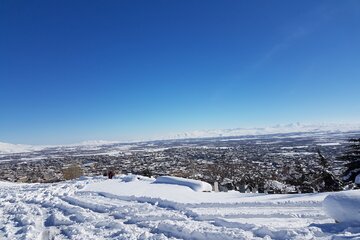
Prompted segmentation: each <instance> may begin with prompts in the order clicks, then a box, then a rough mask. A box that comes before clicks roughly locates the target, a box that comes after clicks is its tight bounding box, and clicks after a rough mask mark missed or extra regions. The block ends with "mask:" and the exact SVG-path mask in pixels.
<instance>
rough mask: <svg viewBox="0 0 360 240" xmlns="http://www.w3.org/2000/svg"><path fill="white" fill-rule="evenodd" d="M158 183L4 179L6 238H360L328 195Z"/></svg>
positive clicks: (0, 200)
mask: <svg viewBox="0 0 360 240" xmlns="http://www.w3.org/2000/svg"><path fill="white" fill-rule="evenodd" d="M154 181H155V179H152V178H146V177H140V176H133V175H130V176H120V177H117V178H115V179H111V180H109V179H106V178H104V177H94V178H81V179H78V180H74V181H68V182H61V183H55V184H11V183H0V239H264V238H265V239H332V238H334V239H349V238H360V227H359V226H350V225H349V224H346V223H341V224H336V223H335V221H334V220H333V219H332V218H331V217H330V216H328V215H327V214H326V212H325V211H324V209H323V207H322V202H323V200H324V199H325V198H326V197H327V196H328V195H329V194H328V193H321V194H295V195H277V194H273V195H265V194H242V193H239V192H233V191H232V192H227V193H224V192H220V193H215V192H196V191H194V190H192V189H191V188H189V187H187V186H181V185H174V184H154ZM354 192H355V191H354ZM354 194H356V193H354Z"/></svg>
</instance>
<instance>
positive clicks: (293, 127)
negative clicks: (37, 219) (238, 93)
mask: <svg viewBox="0 0 360 240" xmlns="http://www.w3.org/2000/svg"><path fill="white" fill-rule="evenodd" d="M350 131H360V124H300V123H295V124H287V125H276V126H272V127H258V128H232V129H215V130H198V131H191V132H184V133H177V134H170V135H168V136H162V137H154V138H151V139H146V140H142V141H153V140H174V139H187V138H212V137H214V138H215V137H230V136H247V135H250V136H255V135H267V134H283V133H306V132H310V133H319V132H350ZM130 142H131V143H136V141H122V142H120V141H105V140H92V141H84V142H81V143H77V144H69V145H58V146H50V145H47V146H46V145H44V146H32V145H22V144H11V143H5V142H0V154H12V153H26V152H32V151H40V150H45V149H49V148H63V149H74V148H78V149H96V148H97V147H100V146H107V145H112V144H120V143H130ZM139 142H141V141H139Z"/></svg>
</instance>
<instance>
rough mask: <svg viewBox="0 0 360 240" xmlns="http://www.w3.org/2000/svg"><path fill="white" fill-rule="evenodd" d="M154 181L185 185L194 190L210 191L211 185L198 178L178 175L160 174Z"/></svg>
mask: <svg viewBox="0 0 360 240" xmlns="http://www.w3.org/2000/svg"><path fill="white" fill-rule="evenodd" d="M154 183H162V184H174V185H180V186H186V187H189V188H191V189H192V190H194V191H195V192H211V191H212V186H211V185H210V184H209V183H207V182H202V181H199V180H193V179H187V178H180V177H171V176H161V177H158V178H157V179H156V180H155V181H154Z"/></svg>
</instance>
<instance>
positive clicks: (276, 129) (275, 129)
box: [163, 123, 360, 139]
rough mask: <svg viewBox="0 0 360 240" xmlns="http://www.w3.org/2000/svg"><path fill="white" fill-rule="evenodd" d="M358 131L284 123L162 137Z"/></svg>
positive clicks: (354, 127) (349, 127) (347, 126)
mask: <svg viewBox="0 0 360 240" xmlns="http://www.w3.org/2000/svg"><path fill="white" fill-rule="evenodd" d="M349 131H360V124H301V123H291V124H286V125H276V126H272V127H257V128H231V129H214V130H197V131H191V132H184V133H178V134H173V135H171V136H168V137H163V138H164V139H166V138H168V139H182V138H204V137H229V136H246V135H266V134H281V133H295V132H299V133H300V132H302V133H304V132H349Z"/></svg>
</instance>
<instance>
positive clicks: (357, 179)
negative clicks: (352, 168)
mask: <svg viewBox="0 0 360 240" xmlns="http://www.w3.org/2000/svg"><path fill="white" fill-rule="evenodd" d="M355 184H359V185H360V174H358V175H357V176H356V178H355Z"/></svg>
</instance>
